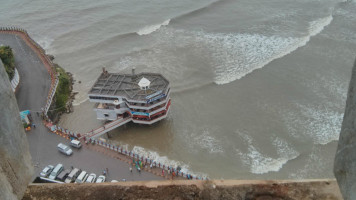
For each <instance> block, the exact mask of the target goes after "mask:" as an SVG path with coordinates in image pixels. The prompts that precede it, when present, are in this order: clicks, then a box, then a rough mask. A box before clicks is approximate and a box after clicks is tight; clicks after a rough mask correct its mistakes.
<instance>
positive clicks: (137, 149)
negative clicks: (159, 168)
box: [132, 146, 208, 178]
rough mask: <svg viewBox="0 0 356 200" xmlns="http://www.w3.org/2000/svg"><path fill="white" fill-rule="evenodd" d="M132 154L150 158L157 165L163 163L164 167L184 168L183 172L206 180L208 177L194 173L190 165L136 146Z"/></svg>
mask: <svg viewBox="0 0 356 200" xmlns="http://www.w3.org/2000/svg"><path fill="white" fill-rule="evenodd" d="M132 152H134V153H137V154H139V155H140V156H144V157H147V158H150V159H152V160H153V161H156V163H161V164H162V165H165V166H171V167H175V168H176V167H178V166H180V167H181V168H182V169H181V171H182V172H184V173H189V174H191V175H193V176H198V177H204V178H205V177H208V176H207V174H204V173H200V172H193V171H192V170H191V169H190V167H189V165H187V164H185V163H183V162H180V161H176V160H171V159H169V158H168V157H167V156H161V155H159V154H158V153H157V152H155V151H149V150H146V149H145V148H143V147H139V146H134V148H133V149H132Z"/></svg>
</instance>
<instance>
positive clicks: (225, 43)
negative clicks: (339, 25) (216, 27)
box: [198, 16, 332, 84]
mask: <svg viewBox="0 0 356 200" xmlns="http://www.w3.org/2000/svg"><path fill="white" fill-rule="evenodd" d="M331 21H332V16H328V17H325V18H321V19H318V20H316V21H312V22H310V23H309V28H308V33H307V35H306V36H304V37H302V38H296V37H294V38H293V37H288V38H286V37H279V36H264V35H260V34H198V35H199V37H200V38H201V39H203V40H206V41H208V42H209V43H210V45H211V46H212V48H215V49H216V51H215V52H214V54H213V56H214V58H215V61H216V63H215V66H214V67H215V73H216V77H215V83H216V84H226V83H230V82H232V81H234V80H237V79H240V78H242V77H243V76H245V75H247V74H249V73H251V72H252V71H253V70H256V69H259V68H262V67H263V66H265V65H266V64H268V63H269V62H271V61H273V60H274V59H277V58H281V57H283V56H285V55H287V54H289V53H291V52H293V51H295V50H296V49H298V48H299V47H302V46H304V45H306V44H307V43H308V41H309V40H310V37H312V36H315V35H317V34H318V33H320V32H321V31H322V30H323V29H324V27H325V26H327V25H328V24H330V22H331Z"/></svg>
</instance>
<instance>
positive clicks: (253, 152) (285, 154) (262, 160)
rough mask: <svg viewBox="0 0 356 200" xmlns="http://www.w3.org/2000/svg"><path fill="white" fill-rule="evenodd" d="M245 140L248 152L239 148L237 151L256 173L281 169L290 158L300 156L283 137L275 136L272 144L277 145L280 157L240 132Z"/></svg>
mask: <svg viewBox="0 0 356 200" xmlns="http://www.w3.org/2000/svg"><path fill="white" fill-rule="evenodd" d="M239 135H240V136H241V137H242V138H243V140H244V142H245V143H246V144H247V145H248V152H245V153H244V152H242V151H241V150H237V153H238V154H239V155H240V157H241V158H242V161H243V163H244V164H245V165H247V166H249V167H250V171H251V172H252V173H254V174H265V173H268V172H277V171H279V170H280V169H281V168H282V167H283V165H284V164H286V163H287V162H288V161H289V160H293V159H295V158H296V157H298V156H299V153H298V152H297V151H296V150H294V149H293V148H292V147H290V145H289V144H288V142H287V141H285V140H283V139H281V138H277V137H276V138H274V139H273V140H272V144H273V145H274V146H275V147H276V151H277V154H278V156H279V157H278V158H273V157H270V156H268V155H266V154H265V153H261V150H260V149H258V148H257V147H255V146H254V145H253V139H252V138H251V137H250V136H249V135H247V134H242V133H239Z"/></svg>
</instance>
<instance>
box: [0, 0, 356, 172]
mask: <svg viewBox="0 0 356 200" xmlns="http://www.w3.org/2000/svg"><path fill="white" fill-rule="evenodd" d="M1 5H2V6H1V7H0V25H1V26H20V27H23V28H25V29H27V30H28V32H29V33H30V35H31V36H33V38H34V39H35V40H36V41H38V42H39V43H40V44H41V45H42V46H43V47H44V48H45V49H46V51H47V53H49V54H53V55H54V56H55V57H56V58H55V62H57V63H58V64H60V65H61V66H62V67H64V68H65V69H66V70H68V71H70V72H72V73H73V74H74V78H75V80H76V83H75V85H74V90H75V91H77V92H78V95H77V96H76V100H75V102H74V104H75V107H74V112H73V113H71V114H66V115H64V116H63V117H62V119H61V122H60V125H61V126H62V127H66V128H68V129H71V130H77V131H78V132H83V131H88V130H91V129H93V128H96V127H98V126H100V125H101V124H102V123H103V122H101V121H99V120H97V119H96V118H95V113H94V112H93V104H91V103H89V102H88V100H87V92H88V90H89V88H90V87H91V86H92V84H93V83H94V81H95V80H96V78H97V77H98V75H99V73H101V68H102V67H106V68H107V70H108V71H109V72H123V73H127V72H130V70H131V68H132V67H136V71H138V72H144V71H150V72H159V73H162V74H163V75H164V76H166V77H167V78H168V80H169V81H170V83H171V90H172V109H171V112H170V114H169V116H168V118H167V119H166V120H164V121H161V122H159V123H157V124H154V125H152V126H141V125H135V124H128V125H126V126H125V127H120V128H118V129H117V130H115V131H112V132H111V133H110V134H111V135H112V138H111V140H110V142H112V143H115V144H120V145H123V146H125V147H126V148H127V149H130V150H133V151H135V152H137V153H140V154H142V155H146V156H149V157H150V158H154V159H155V160H157V161H159V162H161V163H164V164H170V165H180V166H181V167H183V170H185V171H189V172H190V173H193V174H196V175H201V176H208V177H210V178H217V179H220V178H221V179H231V178H233V179H275V178H278V179H288V178H291V179H301V178H330V177H333V174H332V167H333V159H334V154H335V151H336V146H337V140H338V137H339V132H340V128H341V122H342V118H343V112H344V107H345V101H346V92H347V87H348V82H349V80H350V72H351V67H352V64H353V61H354V59H355V55H356V34H355V33H356V12H355V11H356V3H355V2H354V1H339V0H325V1H319V0H298V1H295V0H283V1H282V0H273V1H257V0H240V1H233V0H219V1H209V0H196V1H187V0H182V1H172V0H160V1H157V0H152V1H128V0H119V1H110V0H103V1H92V0H89V1H82V2H73V1H65V2H63V1H59V0H54V1H43V0H39V1H29V0H22V1H19V0H14V1H1ZM79 81H80V82H81V83H79Z"/></svg>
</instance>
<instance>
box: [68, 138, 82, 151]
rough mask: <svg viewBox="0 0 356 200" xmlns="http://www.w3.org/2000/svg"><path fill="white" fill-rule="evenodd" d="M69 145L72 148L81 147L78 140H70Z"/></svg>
mask: <svg viewBox="0 0 356 200" xmlns="http://www.w3.org/2000/svg"><path fill="white" fill-rule="evenodd" d="M69 145H70V146H72V147H74V148H78V149H80V148H81V147H82V143H80V141H79V140H72V141H70V143H69Z"/></svg>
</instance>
